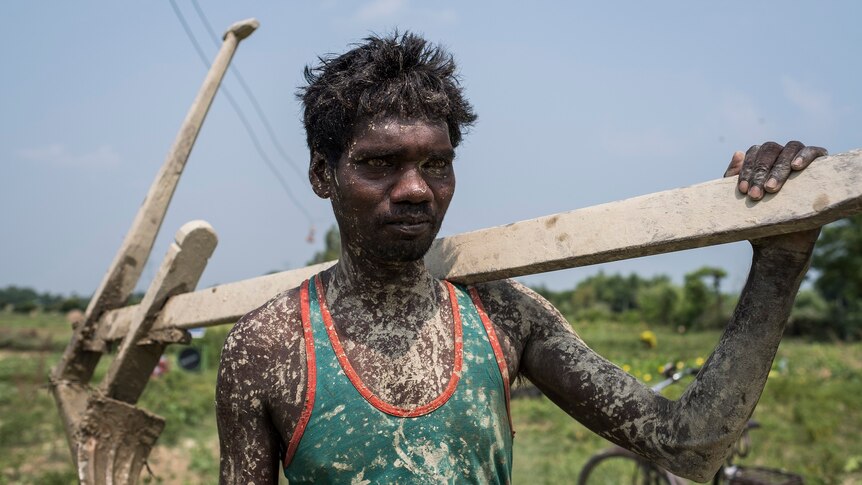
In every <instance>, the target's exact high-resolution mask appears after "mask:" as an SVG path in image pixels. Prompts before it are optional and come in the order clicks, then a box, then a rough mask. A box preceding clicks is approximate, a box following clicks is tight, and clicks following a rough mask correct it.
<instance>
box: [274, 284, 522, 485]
mask: <svg viewBox="0 0 862 485" xmlns="http://www.w3.org/2000/svg"><path fill="white" fill-rule="evenodd" d="M446 286H447V287H448V288H449V297H450V301H451V302H452V314H453V316H454V318H453V320H454V322H453V326H454V329H453V333H454V335H455V339H454V341H455V361H454V372H453V374H452V377H451V378H450V381H449V384H448V386H447V388H446V389H445V390H444V391H443V393H442V394H441V395H440V396H439V397H437V398H436V399H434V400H433V401H431V402H430V403H427V404H424V405H422V406H419V407H417V408H414V409H404V408H398V407H395V406H392V405H390V404H388V403H385V402H383V401H382V400H380V399H379V398H378V397H376V396H375V395H374V394H373V392H372V391H371V390H370V389H369V388H368V387H366V386H365V384H363V383H362V381H361V380H360V379H359V377H358V375H357V374H356V372H355V371H354V370H353V368H352V366H351V365H350V362H349V361H348V360H347V358H346V357H345V354H344V350H343V348H342V347H341V343H340V342H339V340H338V335H337V334H336V333H335V328H334V327H333V325H332V319H331V318H330V317H329V312H328V310H327V308H326V302H325V298H324V297H323V295H324V292H323V289H322V285H321V283H320V278H319V277H314V278H313V282H312V283H309V281H306V282H305V283H303V285H302V287H301V291H300V301H301V308H302V310H301V312H302V326H303V331H304V336H305V345H306V359H307V369H308V380H307V382H308V386H307V388H306V400H305V408H304V410H303V412H302V415H301V417H300V421H299V423H298V424H297V427H296V430H295V432H294V435H293V436H292V437H291V439H290V441H289V443H288V448H287V451H286V453H285V456H284V463H283V465H284V475H285V477H287V479H288V481H289V482H290V483H291V484H300V483H351V484H372V483H429V484H430V483H434V484H437V483H456V482H457V483H509V482H510V481H511V476H512V438H513V432H512V426H511V418H510V415H509V376H508V371H507V369H506V363H505V360H504V359H503V353H502V350H501V348H500V345H499V342H498V340H497V337H496V334H495V332H494V329H493V327H492V325H491V322H490V320H489V319H488V317H487V314H486V313H485V311H484V309H483V308H482V303H481V301H480V300H479V297H478V294H477V293H476V291H475V289H473V288H470V289H469V290H468V289H466V288H462V287H456V286H454V285H452V284H451V283H449V282H446Z"/></svg>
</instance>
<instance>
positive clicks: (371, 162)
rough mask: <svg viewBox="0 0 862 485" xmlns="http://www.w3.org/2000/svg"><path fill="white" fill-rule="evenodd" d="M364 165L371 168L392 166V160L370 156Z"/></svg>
mask: <svg viewBox="0 0 862 485" xmlns="http://www.w3.org/2000/svg"><path fill="white" fill-rule="evenodd" d="M365 165H367V166H369V167H371V168H387V167H391V166H392V162H390V161H388V160H383V159H382V158H371V159H368V160H365Z"/></svg>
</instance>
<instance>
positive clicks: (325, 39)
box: [0, 0, 862, 295]
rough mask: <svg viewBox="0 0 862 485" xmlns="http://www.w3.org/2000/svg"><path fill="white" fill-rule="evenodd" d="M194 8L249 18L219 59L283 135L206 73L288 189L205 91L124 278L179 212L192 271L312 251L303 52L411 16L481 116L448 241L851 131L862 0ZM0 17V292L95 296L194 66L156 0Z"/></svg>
mask: <svg viewBox="0 0 862 485" xmlns="http://www.w3.org/2000/svg"><path fill="white" fill-rule="evenodd" d="M176 2H177V6H178V8H179V10H180V12H181V13H182V15H183V16H184V18H185V19H186V21H187V22H188V25H189V26H190V28H191V30H192V32H193V34H194V35H195V36H196V38H197V39H198V42H199V43H200V45H201V46H202V47H203V48H204V50H205V52H206V55H207V57H208V58H210V59H211V58H213V57H214V56H215V53H216V51H217V47H216V45H215V44H214V42H213V40H212V39H211V37H209V35H208V34H207V30H206V28H205V27H204V25H203V23H202V22H201V19H200V18H199V16H198V14H197V12H196V9H195V8H194V4H192V3H191V2H190V1H186V0H176ZM198 5H199V6H200V8H201V10H202V11H203V12H204V14H205V15H206V18H207V19H208V21H209V22H210V23H211V25H212V26H213V28H214V29H215V30H216V32H218V34H219V35H221V33H223V32H224V30H225V29H226V28H227V26H228V25H230V24H231V23H233V22H235V21H238V20H241V19H245V18H248V17H255V18H257V19H258V20H259V21H260V24H261V25H260V28H259V30H258V31H257V32H255V33H254V34H253V35H252V36H251V37H249V38H248V39H246V40H244V41H243V42H242V43H241V45H240V46H239V49H238V50H237V53H236V56H235V57H234V63H233V65H234V66H235V67H236V68H237V69H238V70H239V72H240V73H241V75H242V78H243V79H244V80H245V81H246V83H247V85H248V86H249V87H250V88H251V90H252V92H253V94H254V96H255V98H256V99H257V101H258V103H259V105H260V107H261V109H262V111H263V112H264V114H265V116H266V118H267V120H268V123H269V125H270V126H271V127H272V129H273V131H274V133H275V135H276V142H273V141H272V139H271V138H270V137H269V135H268V134H267V131H266V126H265V125H264V124H263V122H261V121H260V119H259V118H258V117H257V116H256V114H255V111H254V108H253V104H252V101H250V100H249V98H248V97H246V96H245V94H244V92H243V90H242V89H241V86H240V84H239V83H238V81H237V78H236V77H235V76H234V75H233V74H230V73H229V74H228V76H227V77H226V79H225V82H224V85H223V86H225V87H226V88H227V89H228V90H229V91H230V93H231V94H232V95H233V96H234V97H235V98H236V100H237V102H238V104H239V106H240V108H241V110H242V112H243V114H244V115H245V116H246V117H247V118H248V120H249V122H250V124H251V126H252V128H253V131H254V133H255V135H256V136H257V137H258V139H259V140H260V143H261V146H262V148H263V150H264V153H265V155H266V156H267V157H268V158H269V159H270V161H271V163H272V164H273V165H274V166H275V169H276V170H277V171H278V173H279V174H280V175H279V176H280V177H282V178H284V179H285V180H286V182H287V187H288V189H289V191H290V192H291V193H292V194H293V196H294V198H295V199H296V200H298V201H299V203H300V204H301V207H298V206H297V205H296V204H294V203H293V202H292V199H291V198H290V197H289V196H288V194H287V192H286V191H285V189H284V188H283V187H282V186H281V185H280V184H279V183H278V179H277V177H276V175H274V173H273V171H272V170H271V169H270V168H268V166H267V164H266V162H265V161H264V159H263V158H261V156H260V155H259V154H258V153H257V152H256V151H255V148H254V145H253V142H252V139H251V138H250V136H249V135H248V133H247V132H246V131H245V129H244V127H243V124H242V123H241V121H240V118H239V116H238V114H237V113H236V112H235V111H234V109H233V108H232V107H231V105H230V104H229V103H228V102H227V99H226V97H225V96H224V94H223V93H220V94H219V95H218V96H217V97H216V99H215V102H214V103H213V106H212V109H211V110H210V113H209V116H208V118H207V120H206V122H205V123H204V126H203V129H202V130H201V133H200V136H199V138H198V141H197V144H196V145H195V147H194V150H193V152H192V154H191V157H190V159H189V162H188V165H187V167H186V170H185V172H184V173H183V176H182V179H181V180H180V183H179V187H178V189H177V191H176V194H175V195H174V199H173V201H172V203H171V206H170V208H169V210H168V213H167V217H166V219H165V222H164V224H163V226H162V230H161V232H160V234H159V238H158V239H157V241H156V245H155V247H154V249H153V253H152V255H151V257H150V260H149V262H148V263H147V266H146V269H145V271H144V273H143V275H142V278H141V283H140V284H139V287H140V288H146V285H147V284H148V283H149V281H150V280H151V279H152V278H153V276H154V274H155V272H156V271H157V268H158V265H159V264H160V261H161V259H162V257H163V255H164V254H165V252H166V251H167V248H168V246H169V244H170V241H171V240H172V238H173V236H174V234H175V233H176V231H177V230H178V229H179V228H180V226H181V225H182V224H183V223H185V222H187V221H190V220H194V219H204V220H206V221H208V222H210V223H211V224H212V225H213V227H214V228H215V230H216V232H217V233H218V235H219V245H218V247H217V248H216V250H215V253H214V255H213V257H212V258H211V259H210V262H209V264H208V267H207V269H206V270H205V272H204V274H203V277H202V278H201V282H200V285H199V287H207V286H212V285H215V284H219V283H227V282H231V281H236V280H240V279H245V278H251V277H255V276H259V275H261V274H264V273H267V272H270V271H274V270H285V269H290V268H296V267H301V266H304V265H305V263H306V262H307V261H308V260H309V259H310V258H311V257H312V255H313V253H314V252H315V251H317V250H319V249H321V248H322V246H323V237H322V236H323V234H324V233H325V231H326V229H327V228H328V227H330V226H331V225H332V224H333V223H334V218H333V216H332V215H331V209H330V207H329V205H328V203H327V201H325V200H321V199H318V198H317V197H316V196H315V195H314V194H313V192H312V191H311V189H310V186H309V184H308V181H307V178H306V177H305V175H304V173H305V171H306V167H307V161H308V151H307V148H306V145H305V137H304V132H303V129H302V125H301V121H300V120H301V115H300V107H299V104H298V103H297V101H296V99H295V92H296V88H297V87H299V86H300V85H302V83H303V78H302V69H303V67H304V66H306V65H308V64H312V63H314V62H315V60H316V56H318V55H322V54H327V53H340V52H343V51H344V50H346V49H347V48H348V46H349V45H350V44H351V43H355V42H358V41H360V40H361V39H362V38H363V37H365V36H367V35H368V34H370V33H386V32H390V31H392V30H393V29H396V28H397V29H399V30H401V31H404V30H410V31H413V32H416V33H420V34H423V35H424V36H425V37H426V38H428V39H429V40H432V41H434V42H437V43H440V44H442V45H444V46H445V47H446V48H447V49H449V50H450V51H451V52H452V53H453V55H454V56H455V59H456V60H457V61H458V63H459V66H460V70H461V76H462V84H463V86H464V88H465V90H466V95H467V97H468V99H469V100H470V101H471V102H472V103H473V105H474V107H475V109H476V111H477V113H478V114H479V120H478V123H477V124H476V126H475V127H474V128H473V129H472V130H471V132H470V133H469V134H468V135H467V136H466V138H465V141H464V142H463V144H462V145H461V146H460V147H459V148H458V151H457V159H456V162H455V167H456V168H455V170H456V174H457V178H458V189H457V191H456V194H455V199H454V201H453V203H452V205H451V206H450V209H449V213H448V215H447V218H446V221H445V222H444V224H443V228H442V230H441V234H440V235H441V236H447V235H452V234H457V233H461V232H465V231H471V230H476V229H481V228H485V227H490V226H496V225H501V224H507V223H510V222H514V221H518V220H523V219H530V218H534V217H538V216H542V215H547V214H552V213H555V212H561V211H567V210H572V209H577V208H581V207H587V206H591V205H596V204H600V203H605V202H610V201H614V200H620V199H625V198H629V197H633V196H637V195H642V194H646V193H650V192H657V191H661V190H667V189H672V188H676V187H682V186H688V185H692V184H696V183H700V182H704V181H707V180H711V179H715V178H718V177H720V176H721V175H722V173H723V172H724V169H725V168H726V165H727V163H728V161H729V160H730V157H731V155H732V153H733V152H734V151H735V150H745V149H747V148H748V147H749V146H751V145H753V144H758V143H762V142H764V141H766V140H775V141H778V142H779V143H784V142H786V141H788V140H791V139H798V140H801V141H802V142H804V143H806V144H812V145H820V146H825V147H827V148H828V149H829V150H830V152H832V153H838V152H842V151H846V150H849V149H853V148H859V147H862V89H860V88H859V79H860V77H862V75H860V74H862V73H860V66H859V63H858V62H857V61H858V58H859V51H860V46H862V31H860V29H859V28H858V19H859V18H862V2H854V1H845V2H829V1H822V2H794V1H783V2H778V1H762V2H743V1H729V2H691V1H667V2H635V1H631V2H623V1H620V2H590V3H584V2H576V1H571V2H543V1H535V2H514V1H512V2H507V1H495V2H460V1H445V0H441V1H436V2H420V1H418V0H370V1H356V2H347V1H336V0H324V1H319V2H274V1H273V2H263V1H257V2H227V1H205V0H199V4H198ZM0 15H2V18H3V19H4V22H3V24H4V28H5V29H6V34H5V39H6V40H5V41H4V42H3V43H2V44H0V59H3V68H2V76H0V207H2V216H0V287H4V286H7V285H18V286H29V287H33V288H35V289H37V290H39V291H51V292H57V293H63V294H69V293H77V294H81V295H88V294H90V293H92V292H93V291H94V290H95V289H96V287H97V286H98V284H99V282H100V281H101V278H102V276H103V274H104V273H105V271H106V270H107V268H108V265H109V264H110V263H111V261H112V259H113V257H114V255H115V253H116V251H117V249H118V248H119V246H120V243H121V242H122V240H123V237H124V235H125V233H126V231H127V230H128V229H129V227H130V225H131V222H132V219H133V218H134V215H135V213H136V211H137V209H138V207H139V205H140V203H141V201H142V200H143V198H144V195H145V194H146V192H147V190H148V188H149V186H150V184H151V183H152V181H153V178H154V177H155V175H156V173H157V171H158V170H159V167H160V166H161V164H162V162H163V160H164V157H165V155H166V154H167V152H168V149H169V147H170V146H171V143H172V142H173V139H174V137H175V135H176V132H177V130H178V128H179V126H180V123H181V122H182V120H183V118H184V116H185V114H186V112H187V110H188V108H189V106H190V105H191V102H192V100H193V99H194V97H195V95H196V93H197V90H198V88H199V87H200V85H201V82H202V81H203V78H204V76H205V74H206V67H205V66H204V64H203V63H202V62H201V61H200V60H199V59H198V56H197V54H196V53H195V50H194V48H193V46H192V43H191V42H190V40H189V38H188V37H187V36H186V33H185V32H184V30H183V27H182V25H181V23H180V21H179V20H178V17H177V16H176V14H175V12H174V10H173V9H172V7H171V4H170V3H169V2H168V1H167V0H165V1H153V2H107V1H101V2H97V1H89V0H81V1H76V2H60V1H53V2H49V1H43V2H36V1H22V0H19V1H7V2H3V3H2V6H0ZM276 143H277V144H278V145H276ZM279 146H281V147H283V150H284V153H285V155H286V156H282V155H280V153H279V148H278V147H279ZM306 214H307V216H306ZM311 227H313V228H314V232H315V234H316V236H315V239H314V242H312V243H309V242H307V238H308V235H309V232H310V229H311ZM608 230H614V228H613V227H612V226H610V227H608ZM750 255H751V251H750V248H749V246H748V244H747V243H744V242H743V243H736V244H730V245H724V246H718V247H712V248H704V249H698V250H692V251H684V252H680V253H674V254H670V255H663V256H653V257H648V258H639V259H635V260H629V261H623V262H617V263H611V264H607V265H598V266H591V267H587V268H578V269H574V270H566V271H559V272H553V273H547V274H543V275H535V276H531V277H528V278H526V279H525V281H526V282H527V283H528V284H544V285H546V286H549V287H551V288H557V289H563V288H571V287H573V286H574V285H575V284H576V282H577V281H579V280H581V279H583V278H584V277H585V276H587V275H590V274H593V273H595V272H597V271H605V272H607V273H617V272H620V273H629V272H638V273H640V274H642V275H644V276H650V275H655V274H668V275H671V276H672V277H673V278H674V279H675V280H677V281H679V280H680V279H681V277H682V275H683V274H685V273H687V272H689V271H693V270H695V269H697V268H698V267H700V266H702V265H705V264H709V265H715V266H721V267H724V268H725V269H727V270H728V271H729V273H730V275H729V277H728V279H727V283H726V286H725V288H726V289H739V288H741V287H742V285H743V284H744V281H745V277H746V274H747V270H748V266H749V261H750Z"/></svg>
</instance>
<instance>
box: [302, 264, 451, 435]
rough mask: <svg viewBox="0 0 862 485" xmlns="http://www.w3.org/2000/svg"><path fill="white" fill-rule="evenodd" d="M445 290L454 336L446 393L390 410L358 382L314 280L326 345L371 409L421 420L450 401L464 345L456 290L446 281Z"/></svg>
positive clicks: (319, 288) (363, 384)
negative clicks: (326, 336)
mask: <svg viewBox="0 0 862 485" xmlns="http://www.w3.org/2000/svg"><path fill="white" fill-rule="evenodd" d="M445 283H446V286H447V288H448V290H449V301H450V303H451V305H452V320H453V323H454V325H453V326H454V329H453V332H454V334H455V359H454V360H455V361H454V365H453V366H452V376H451V377H450V378H449V384H448V385H447V386H446V389H444V390H443V392H442V393H441V394H440V395H439V396H437V398H436V399H434V400H433V401H431V402H429V403H428V404H423V405H421V406H418V407H416V408H413V409H409V408H400V407H397V406H393V405H391V404H389V403H387V402H384V401H383V400H382V399H380V398H379V397H377V396H376V395H375V394H374V392H373V391H372V390H371V389H369V388H368V386H366V385H365V383H364V382H362V379H360V378H359V374H357V372H356V371H355V370H354V369H353V366H352V365H351V364H350V361H349V360H348V359H347V354H345V352H344V347H342V345H341V341H340V340H339V339H338V333H337V332H336V331H335V325H334V324H333V323H332V316H331V315H330V314H329V309H328V308H327V306H326V298H325V293H324V289H323V283H322V282H321V280H320V277H319V276H318V277H315V278H314V284H315V287H316V288H317V302H318V304H319V305H320V313H321V315H322V316H323V323H324V326H326V333H327V334H329V341H330V342H331V343H332V349H333V350H334V351H335V355H336V357H338V362H339V363H340V364H341V368H342V369H343V370H344V373H345V374H346V375H347V377H348V379H350V382H351V383H352V384H353V387H355V388H356V390H357V391H359V394H361V395H362V397H364V398H365V400H366V401H368V402H369V403H370V404H371V405H372V406H374V407H375V408H377V409H379V410H380V411H383V412H384V413H386V414H391V415H393V416H398V417H402V418H414V417H416V416H422V415H424V414H428V413H430V412H432V411H434V410H435V409H437V408H439V407H440V406H442V405H443V404H445V403H446V401H448V400H449V398H450V397H452V394H454V392H455V388H456V387H457V386H458V380H459V379H460V378H461V367H462V364H463V346H464V343H463V341H462V338H463V335H462V328H461V312H460V310H459V308H458V298H457V297H456V296H455V288H454V287H453V286H452V284H451V283H449V282H448V281H446V282H445Z"/></svg>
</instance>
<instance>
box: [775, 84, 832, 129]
mask: <svg viewBox="0 0 862 485" xmlns="http://www.w3.org/2000/svg"><path fill="white" fill-rule="evenodd" d="M781 90H782V92H783V94H784V97H786V98H787V100H788V101H790V102H791V103H793V105H794V106H796V107H797V108H799V109H800V110H801V111H802V112H803V113H805V114H806V115H808V116H813V117H816V118H821V119H823V118H826V119H829V118H832V114H833V109H832V98H831V97H830V96H829V95H828V94H826V93H823V92H820V91H817V90H816V89H814V88H811V87H809V86H806V85H804V84H802V83H801V82H799V81H797V80H796V79H793V78H791V77H788V76H784V77H782V78H781Z"/></svg>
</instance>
